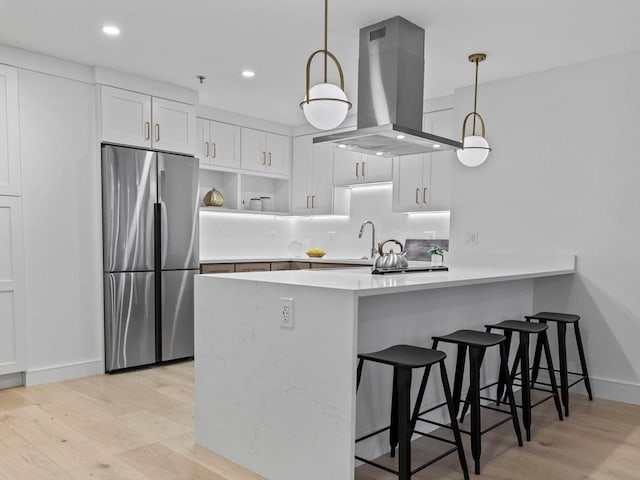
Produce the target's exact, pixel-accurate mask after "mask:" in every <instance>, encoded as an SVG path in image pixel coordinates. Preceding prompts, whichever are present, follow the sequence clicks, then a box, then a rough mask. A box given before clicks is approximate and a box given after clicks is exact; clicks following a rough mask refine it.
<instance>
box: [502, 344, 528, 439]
mask: <svg viewBox="0 0 640 480" xmlns="http://www.w3.org/2000/svg"><path fill="white" fill-rule="evenodd" d="M518 357H519V358H520V363H521V364H522V389H521V390H520V391H521V393H522V423H523V425H524V430H525V433H526V436H527V441H531V387H530V385H529V334H528V333H526V332H520V347H519V348H518ZM507 358H508V357H507Z"/></svg>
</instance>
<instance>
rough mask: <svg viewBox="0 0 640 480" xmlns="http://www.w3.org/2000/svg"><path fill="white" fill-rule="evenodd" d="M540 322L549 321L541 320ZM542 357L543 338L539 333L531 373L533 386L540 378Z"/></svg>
mask: <svg viewBox="0 0 640 480" xmlns="http://www.w3.org/2000/svg"><path fill="white" fill-rule="evenodd" d="M527 321H529V319H527ZM540 323H547V322H545V321H543V320H540ZM541 358H542V339H541V338H540V335H538V341H537V342H536V353H535V356H534V357H533V372H532V373H531V388H533V387H534V385H535V383H536V380H537V379H538V372H539V371H540V359H541Z"/></svg>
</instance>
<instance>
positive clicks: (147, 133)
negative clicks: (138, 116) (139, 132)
mask: <svg viewBox="0 0 640 480" xmlns="http://www.w3.org/2000/svg"><path fill="white" fill-rule="evenodd" d="M150 138H151V123H149V122H144V139H145V140H149V139H150Z"/></svg>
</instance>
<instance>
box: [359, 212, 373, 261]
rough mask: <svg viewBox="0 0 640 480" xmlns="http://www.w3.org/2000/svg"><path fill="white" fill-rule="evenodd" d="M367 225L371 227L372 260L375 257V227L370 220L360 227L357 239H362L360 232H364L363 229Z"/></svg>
mask: <svg viewBox="0 0 640 480" xmlns="http://www.w3.org/2000/svg"><path fill="white" fill-rule="evenodd" d="M367 224H369V225H371V258H374V257H375V255H376V226H375V225H374V224H373V222H372V221H371V220H367V221H366V222H364V223H363V224H362V225H361V226H360V233H359V234H358V238H362V232H363V231H364V227H365V225H367Z"/></svg>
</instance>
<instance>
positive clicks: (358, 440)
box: [356, 426, 391, 443]
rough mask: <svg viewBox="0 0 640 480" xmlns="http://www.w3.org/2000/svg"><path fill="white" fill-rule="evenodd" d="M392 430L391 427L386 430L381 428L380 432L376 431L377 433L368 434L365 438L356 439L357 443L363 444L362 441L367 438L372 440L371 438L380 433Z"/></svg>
mask: <svg viewBox="0 0 640 480" xmlns="http://www.w3.org/2000/svg"><path fill="white" fill-rule="evenodd" d="M390 428H391V426H388V427H384V428H381V429H380V430H376V431H375V432H371V433H368V434H366V435H365V436H363V437H360V438H356V443H358V442H361V441H362V440H366V439H367V438H371V437H373V436H375V435H378V434H379V433H382V432H386V431H387V430H389V429H390Z"/></svg>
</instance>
